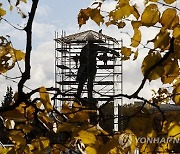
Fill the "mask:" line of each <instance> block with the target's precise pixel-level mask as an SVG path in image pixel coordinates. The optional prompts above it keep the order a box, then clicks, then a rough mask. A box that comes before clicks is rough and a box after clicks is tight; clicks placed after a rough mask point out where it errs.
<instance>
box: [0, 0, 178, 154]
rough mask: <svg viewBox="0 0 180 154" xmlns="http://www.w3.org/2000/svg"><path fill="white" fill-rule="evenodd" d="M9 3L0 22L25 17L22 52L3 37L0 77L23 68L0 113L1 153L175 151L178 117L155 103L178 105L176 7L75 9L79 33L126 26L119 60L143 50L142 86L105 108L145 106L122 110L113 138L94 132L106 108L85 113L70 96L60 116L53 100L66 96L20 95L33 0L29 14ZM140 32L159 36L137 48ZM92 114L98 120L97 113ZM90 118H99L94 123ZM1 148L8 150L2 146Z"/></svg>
mask: <svg viewBox="0 0 180 154" xmlns="http://www.w3.org/2000/svg"><path fill="white" fill-rule="evenodd" d="M29 1H31V0H29ZM8 2H9V10H5V9H4V8H3V3H0V22H7V20H6V19H5V17H6V12H7V11H12V10H13V9H17V11H18V13H19V14H20V15H21V16H22V18H28V21H27V24H26V26H25V27H24V28H22V29H19V30H23V31H25V32H26V38H25V39H26V51H24V52H23V51H21V50H18V49H15V48H14V47H13V45H12V42H11V41H10V40H9V38H8V36H0V74H1V75H3V74H4V73H5V72H7V71H9V70H10V69H13V67H14V66H15V65H16V64H17V65H18V62H19V61H24V65H25V70H24V72H22V76H21V79H20V81H19V83H18V85H17V86H18V92H17V93H15V94H14V96H13V98H11V102H10V103H9V105H6V106H2V107H1V108H0V116H1V118H0V142H1V144H2V146H1V147H0V153H2V154H4V153H8V154H11V153H17V154H19V153H20V154H21V153H28V154H29V153H35V154H36V153H37V154H38V153H47V152H50V153H52V154H56V153H63V152H64V153H73V152H74V153H87V154H106V153H107V154H116V153H127V152H130V153H134V151H135V150H137V149H138V151H139V153H171V152H177V153H179V152H180V149H179V143H174V142H173V140H175V139H179V141H180V113H179V112H178V111H176V112H175V111H169V112H165V111H163V110H161V108H160V105H161V104H167V105H168V104H174V105H175V106H177V107H178V105H180V95H179V93H180V76H179V75H180V72H179V59H180V21H179V14H180V9H179V8H178V6H179V5H180V3H179V1H178V0H163V1H162V0H144V2H142V1H140V2H137V4H136V2H133V0H132V1H131V0H117V1H116V7H115V8H114V9H112V10H111V11H109V12H106V11H104V10H103V7H102V6H103V4H104V3H105V2H106V1H105V0H102V1H95V2H94V3H93V4H92V6H91V7H87V8H85V9H81V10H80V12H79V14H78V24H79V27H81V26H83V25H84V24H86V23H87V22H88V20H93V21H94V22H95V23H96V24H97V25H99V26H100V25H102V24H105V25H106V26H107V27H108V26H112V25H113V26H116V27H117V28H119V30H121V29H123V28H126V27H127V26H128V24H129V23H130V24H131V31H133V35H132V36H130V37H131V38H130V40H131V43H130V44H129V45H128V44H125V45H124V46H122V48H121V50H120V51H119V52H120V53H121V55H122V60H124V61H125V60H131V59H133V60H138V55H139V53H140V52H143V51H142V50H139V49H140V48H143V49H146V51H147V50H148V51H147V52H145V53H144V54H145V58H144V59H143V60H142V62H141V64H142V65H141V70H142V74H143V79H142V81H140V84H139V87H138V88H137V90H136V91H134V93H132V94H119V95H116V96H110V97H109V101H107V102H106V104H108V103H110V101H111V100H112V99H113V98H114V97H124V98H127V99H136V100H139V101H141V102H143V103H142V105H141V106H139V107H134V106H133V105H132V106H131V105H129V106H124V107H123V112H124V113H123V114H124V115H123V116H122V117H121V118H120V120H119V121H120V122H121V121H122V122H123V124H124V125H123V129H122V130H120V131H119V132H115V133H110V132H107V131H105V130H103V129H102V128H101V127H100V126H99V125H98V123H99V122H101V121H103V120H107V119H106V117H104V114H103V112H102V111H103V108H104V107H105V105H102V106H100V107H97V108H92V107H89V106H88V105H87V106H86V105H85V106H83V105H82V104H84V103H82V101H84V100H83V99H81V98H78V97H77V95H76V94H74V95H73V96H74V97H75V101H74V103H73V104H70V103H69V102H65V103H64V104H63V105H62V108H61V109H57V108H55V106H54V105H53V99H54V98H55V96H57V95H66V94H65V93H62V92H61V91H60V89H57V88H53V87H52V88H45V87H44V86H43V85H42V87H37V89H33V90H32V91H30V92H24V90H23V87H24V86H25V83H26V81H27V80H29V79H30V68H31V67H30V58H31V50H32V49H31V47H32V35H33V34H32V24H33V20H34V16H35V14H36V9H37V7H38V2H39V0H32V1H31V11H30V13H28V14H26V13H24V12H23V11H21V9H20V8H19V4H21V3H26V2H27V1H26V0H16V3H15V4H14V3H12V2H11V0H8ZM140 9H141V11H140ZM8 23H9V21H8ZM0 24H1V23H0ZM142 27H146V28H149V29H150V28H152V27H153V28H156V29H157V30H158V33H157V35H156V36H155V37H154V38H153V39H151V40H148V41H147V42H146V44H143V43H142V41H143V38H144V37H145V36H143V35H142V31H141V28H142ZM13 28H15V27H13ZM32 60H33V59H32ZM157 79H159V80H157ZM154 80H157V81H159V82H161V84H162V87H159V89H158V90H157V91H155V90H153V95H152V98H151V99H150V100H149V99H146V97H145V96H140V95H139V93H140V91H141V90H142V89H143V88H144V85H145V83H146V82H148V81H149V82H152V81H154ZM164 85H165V86H164ZM34 94H36V97H34ZM37 95H38V96H37ZM152 108H153V109H154V110H153V111H152V110H151V109H152ZM97 111H98V113H99V115H97V114H96V113H97ZM93 114H95V115H96V116H97V118H96V120H95V121H93V123H92V121H91V115H93ZM124 137H125V138H124ZM140 137H141V138H142V137H146V138H148V137H149V138H158V137H160V138H163V137H164V138H172V140H171V141H170V142H168V143H165V142H161V143H156V142H155V143H151V144H147V143H146V142H141V143H140V142H138V141H139V140H138V139H139V138H140ZM124 139H127V140H125V141H124ZM7 144H8V145H11V146H9V147H6V146H4V145H7ZM127 144H128V146H126V145H127Z"/></svg>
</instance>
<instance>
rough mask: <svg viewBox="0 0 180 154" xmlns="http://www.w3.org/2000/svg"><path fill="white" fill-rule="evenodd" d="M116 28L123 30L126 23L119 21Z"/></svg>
mask: <svg viewBox="0 0 180 154" xmlns="http://www.w3.org/2000/svg"><path fill="white" fill-rule="evenodd" d="M117 26H118V28H124V26H126V23H125V22H122V21H121V22H119V23H118V24H117Z"/></svg>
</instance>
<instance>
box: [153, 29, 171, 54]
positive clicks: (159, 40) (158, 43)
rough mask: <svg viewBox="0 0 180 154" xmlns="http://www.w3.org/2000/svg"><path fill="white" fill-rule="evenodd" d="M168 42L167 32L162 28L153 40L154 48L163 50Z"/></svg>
mask: <svg viewBox="0 0 180 154" xmlns="http://www.w3.org/2000/svg"><path fill="white" fill-rule="evenodd" d="M169 42H170V36H169V32H168V31H167V30H164V28H162V29H161V31H160V32H159V33H158V34H157V36H156V37H155V40H154V48H155V49H156V48H160V49H163V50H165V49H166V48H167V47H168V45H169Z"/></svg>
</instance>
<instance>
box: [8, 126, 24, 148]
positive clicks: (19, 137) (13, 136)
mask: <svg viewBox="0 0 180 154" xmlns="http://www.w3.org/2000/svg"><path fill="white" fill-rule="evenodd" d="M9 139H10V140H11V141H12V142H13V143H15V144H16V145H26V139H25V138H24V134H23V133H22V132H21V131H14V130H13V131H11V132H10V135H9Z"/></svg>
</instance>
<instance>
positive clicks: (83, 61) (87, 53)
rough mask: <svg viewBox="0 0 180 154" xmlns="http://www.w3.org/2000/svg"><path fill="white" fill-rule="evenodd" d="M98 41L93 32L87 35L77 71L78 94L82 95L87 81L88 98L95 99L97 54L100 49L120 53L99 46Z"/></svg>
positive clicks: (117, 54) (114, 53) (115, 53)
mask: <svg viewBox="0 0 180 154" xmlns="http://www.w3.org/2000/svg"><path fill="white" fill-rule="evenodd" d="M95 42H96V40H95V38H94V36H93V35H92V34H89V35H88V37H87V44H86V45H85V46H84V47H83V48H82V50H81V53H80V57H79V61H80V66H79V68H78V73H77V78H76V80H77V82H78V83H79V84H78V90H77V96H78V97H80V96H81V93H82V90H83V86H84V84H85V82H86V81H87V89H88V100H90V101H91V100H93V96H92V92H93V81H94V79H95V75H96V72H97V68H96V64H97V60H96V57H97V54H98V51H103V52H105V53H107V52H109V51H110V53H111V54H113V55H116V56H118V57H119V53H118V52H117V51H115V50H113V49H110V48H107V47H103V46H99V45H97V44H94V43H95Z"/></svg>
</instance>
